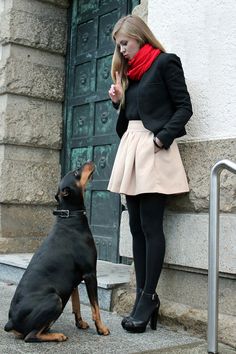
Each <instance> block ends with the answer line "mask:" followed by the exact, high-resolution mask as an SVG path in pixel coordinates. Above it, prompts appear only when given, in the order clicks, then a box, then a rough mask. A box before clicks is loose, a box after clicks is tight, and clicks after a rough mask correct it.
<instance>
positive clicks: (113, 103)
mask: <svg viewBox="0 0 236 354" xmlns="http://www.w3.org/2000/svg"><path fill="white" fill-rule="evenodd" d="M111 103H112V106H113V107H114V108H115V109H119V107H120V102H113V101H111Z"/></svg>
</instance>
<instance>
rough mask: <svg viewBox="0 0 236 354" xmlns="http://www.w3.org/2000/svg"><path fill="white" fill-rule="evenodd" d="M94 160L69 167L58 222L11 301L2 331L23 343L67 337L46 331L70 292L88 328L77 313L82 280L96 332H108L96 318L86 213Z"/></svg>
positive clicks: (93, 265)
mask: <svg viewBox="0 0 236 354" xmlns="http://www.w3.org/2000/svg"><path fill="white" fill-rule="evenodd" d="M93 171H94V164H93V163H92V162H88V163H85V164H84V165H83V166H82V167H81V168H80V169H78V170H75V171H72V172H69V173H68V174H67V175H66V176H65V177H64V178H63V179H62V180H61V183H60V185H59V188H58V192H57V195H56V199H57V200H58V202H59V209H58V210H55V211H54V214H55V215H57V220H56V223H55V225H54V227H53V229H52V230H51V232H50V233H49V235H48V237H46V239H45V240H44V241H43V243H42V245H41V246H40V247H39V249H38V250H37V251H36V252H35V254H34V256H33V258H32V260H31V262H30V263H29V265H28V268H27V269H26V271H25V273H24V275H23V277H22V279H21V281H20V283H19V285H18V287H17V289H16V292H15V294H14V297H13V299H12V302H11V306H10V310H9V321H8V322H7V324H6V325H5V328H4V329H5V331H7V332H9V331H12V332H14V333H15V335H17V336H18V337H20V338H22V339H24V340H25V342H44V341H58V342H60V341H65V340H66V339H67V338H68V337H66V336H65V335H64V334H62V333H48V331H49V328H50V327H51V325H52V324H53V323H54V322H55V321H56V320H57V319H58V317H59V316H60V315H61V314H62V312H63V309H64V307H65V305H66V303H67V302H68V300H69V298H70V296H71V298H72V309H73V313H74V315H75V322H76V326H77V327H78V328H83V329H85V328H88V324H87V323H86V322H84V321H83V320H82V318H81V314H80V301H79V294H78V288H77V286H78V285H79V284H80V282H81V281H82V280H84V281H85V284H86V289H87V293H88V296H89V300H90V303H91V307H92V318H93V320H94V321H95V325H96V328H97V332H98V333H99V334H103V335H108V334H109V329H108V328H107V327H106V326H104V324H103V323H102V321H101V318H100V311H99V306H98V297H97V278H96V261H97V252H96V247H95V243H94V239H93V237H92V234H91V231H90V228H89V225H88V220H87V217H86V212H85V206H84V199H83V192H84V189H85V186H86V183H87V182H88V180H89V178H90V177H91V175H92V174H93Z"/></svg>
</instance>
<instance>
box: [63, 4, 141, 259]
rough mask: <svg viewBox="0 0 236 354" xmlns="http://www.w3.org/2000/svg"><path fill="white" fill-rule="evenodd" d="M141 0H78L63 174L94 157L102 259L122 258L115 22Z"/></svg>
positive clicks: (93, 206) (92, 217) (92, 190)
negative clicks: (113, 183)
mask: <svg viewBox="0 0 236 354" xmlns="http://www.w3.org/2000/svg"><path fill="white" fill-rule="evenodd" d="M136 4H137V1H136V2H134V1H128V0H119V1H118V0H90V1H88V0H74V1H73V2H72V5H71V13H70V17H71V25H70V28H71V32H70V39H69V51H68V57H67V80H66V83H67V89H66V99H65V122H64V130H65V135H64V148H63V152H64V154H63V173H66V172H68V171H69V170H71V169H75V168H77V167H79V166H81V165H82V164H83V163H84V162H85V161H87V160H93V161H94V163H95V165H96V170H95V173H94V175H93V180H92V181H91V182H90V183H89V185H88V186H87V191H86V194H85V199H86V208H87V213H88V217H89V224H90V226H91V230H92V232H93V235H94V239H95V242H96V245H97V250H98V258H99V259H103V260H109V261H113V262H117V261H118V260H119V258H118V241H119V224H120V209H121V205H120V197H119V195H117V194H115V193H110V192H109V191H107V184H108V180H109V177H110V174H111V170H112V166H113V162H114V157H115V154H116V150H117V146H118V143H119V141H118V138H117V136H116V133H115V126H116V120H117V112H116V111H115V110H114V108H113V107H112V105H111V101H110V99H109V96H108V89H109V87H110V85H111V83H112V82H111V77H110V69H111V60H112V55H113V51H114V43H113V42H112V39H111V32H112V29H113V26H114V24H115V22H116V21H117V20H118V19H119V18H120V17H121V16H124V15H126V14H127V13H128V12H129V11H130V10H131V7H132V6H133V5H136Z"/></svg>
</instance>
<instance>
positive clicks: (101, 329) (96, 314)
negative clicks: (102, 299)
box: [91, 304, 110, 336]
mask: <svg viewBox="0 0 236 354" xmlns="http://www.w3.org/2000/svg"><path fill="white" fill-rule="evenodd" d="M91 309H92V318H93V321H94V322H95V326H96V328H97V332H98V333H99V334H102V335H104V336H108V334H110V331H109V328H108V327H106V326H105V325H104V324H103V322H102V320H101V316H100V310H99V307H98V305H97V304H95V306H91Z"/></svg>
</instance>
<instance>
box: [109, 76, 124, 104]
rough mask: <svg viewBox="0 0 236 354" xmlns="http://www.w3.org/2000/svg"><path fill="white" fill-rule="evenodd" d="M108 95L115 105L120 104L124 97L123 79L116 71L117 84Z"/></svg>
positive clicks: (113, 85)
mask: <svg viewBox="0 0 236 354" xmlns="http://www.w3.org/2000/svg"><path fill="white" fill-rule="evenodd" d="M108 93H109V96H110V98H111V100H112V101H113V102H114V103H119V102H120V101H121V99H122V96H123V88H122V85H121V77H120V74H119V73H118V71H116V83H115V84H112V85H111V88H110V90H109V91H108Z"/></svg>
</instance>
